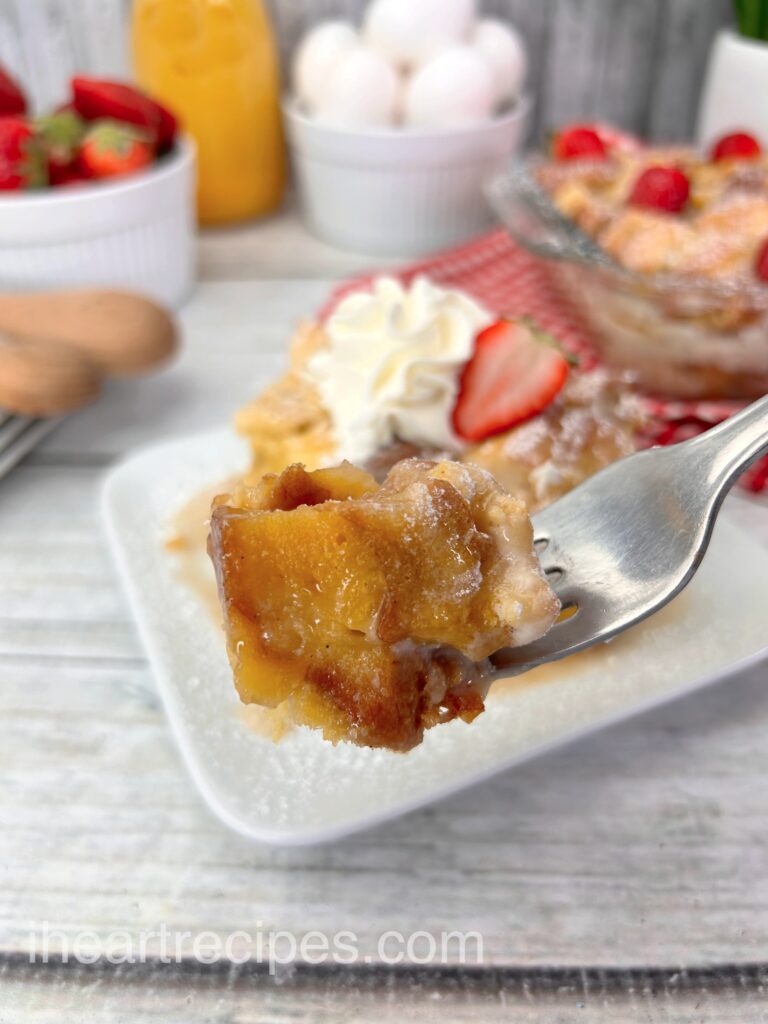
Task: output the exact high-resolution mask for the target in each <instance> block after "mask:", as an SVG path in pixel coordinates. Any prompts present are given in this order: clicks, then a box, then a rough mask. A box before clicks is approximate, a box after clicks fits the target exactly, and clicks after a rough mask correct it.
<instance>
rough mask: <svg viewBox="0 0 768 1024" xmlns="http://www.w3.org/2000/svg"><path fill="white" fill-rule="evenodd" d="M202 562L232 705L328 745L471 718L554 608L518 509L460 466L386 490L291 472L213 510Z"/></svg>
mask: <svg viewBox="0 0 768 1024" xmlns="http://www.w3.org/2000/svg"><path fill="white" fill-rule="evenodd" d="M209 550H210V553H211V556H212V558H213V561H214V565H215V568H216V574H217V579H218V583H219V588H220V594H221V599H222V605H223V608H224V612H225V625H226V631H227V642H228V650H229V656H230V660H231V663H232V667H233V670H234V674H235V682H236V686H237V689H238V692H239V694H240V697H241V699H242V700H243V701H244V702H246V703H251V702H252V703H259V704H263V705H266V706H270V707H275V706H277V705H279V704H282V703H283V702H288V703H289V706H290V713H291V717H292V718H293V720H294V721H295V722H297V723H299V724H305V725H310V726H314V727H320V728H322V730H323V733H324V735H325V736H326V738H327V739H330V740H333V741H337V740H340V739H345V740H349V741H351V742H353V743H357V744H360V745H367V746H379V747H388V748H390V749H393V750H408V749H410V747H412V746H414V745H415V744H417V743H418V742H420V740H421V738H422V735H423V732H424V729H426V728H429V727H431V726H432V725H435V724H438V723H439V722H445V721H449V720H451V719H452V718H456V717H460V718H463V719H465V720H471V719H472V718H474V717H475V716H476V715H477V714H478V713H479V712H480V711H481V710H482V708H483V692H484V686H485V685H487V682H488V675H489V670H490V666H489V665H488V664H487V663H485V660H484V659H485V658H486V657H487V656H488V655H489V654H490V653H492V652H493V651H495V650H497V649H498V648H500V647H503V646H508V645H510V644H514V643H515V642H526V641H527V640H529V639H534V638H535V637H536V636H539V635H541V634H542V633H543V632H545V631H546V629H547V628H548V627H549V626H550V625H551V623H552V621H553V620H554V617H555V615H556V614H557V610H558V607H559V606H558V603H557V599H556V598H555V596H554V594H553V593H552V591H551V590H550V588H549V585H548V584H547V582H546V580H545V578H544V576H543V575H542V574H541V572H540V570H539V568H538V565H537V563H536V559H535V555H534V552H533V534H532V530H531V526H530V523H529V521H528V518H527V515H526V513H525V509H524V507H523V506H522V504H521V503H520V502H519V501H516V499H514V498H511V497H509V496H508V495H505V494H504V493H503V492H502V491H501V490H500V488H499V487H498V486H497V485H496V484H495V482H494V481H493V480H492V479H491V478H490V477H489V476H488V475H487V474H485V473H484V472H483V471H482V470H479V469H476V468H474V467H463V466H460V465H459V464H458V463H440V464H435V463H428V462H423V461H420V460H408V461H406V462H403V463H400V464H398V466H396V467H395V469H394V470H393V471H392V472H391V473H390V474H389V477H388V479H387V481H386V482H385V484H384V485H383V486H382V487H378V486H377V484H376V482H375V481H374V480H373V478H372V477H371V476H369V475H368V474H367V473H365V472H364V471H362V470H359V469H356V468H354V467H352V466H350V465H349V464H343V465H342V466H340V467H335V468H332V469H326V470H319V471H316V472H314V473H307V472H306V470H304V469H303V467H301V466H292V467H289V468H288V469H287V470H286V471H285V472H284V473H282V474H281V475H280V476H279V477H277V476H268V477H266V478H265V479H264V480H263V481H262V482H261V483H260V484H259V485H258V486H257V487H255V488H248V487H240V488H238V489H237V490H236V491H235V492H234V493H233V494H232V495H229V496H225V497H222V498H219V499H217V501H216V503H215V506H214V510H213V514H212V519H211V537H210V542H209ZM518 638H519V639H518Z"/></svg>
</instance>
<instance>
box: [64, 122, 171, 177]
mask: <svg viewBox="0 0 768 1024" xmlns="http://www.w3.org/2000/svg"><path fill="white" fill-rule="evenodd" d="M154 158H155V148H154V146H153V145H152V143H151V142H150V140H149V137H148V136H147V134H146V132H144V131H142V130H141V129H139V128H134V127H133V126H132V125H129V124H124V123H122V122H120V121H112V120H109V119H104V120H102V121H94V122H93V124H92V125H91V126H90V127H89V128H88V130H87V131H86V133H85V136H84V137H83V141H82V144H81V146H80V155H79V165H80V169H81V171H82V172H83V173H84V174H85V175H87V176H89V177H91V178H115V177H118V176H120V175H122V174H131V173H132V172H134V171H140V170H142V168H144V167H148V166H149V164H151V163H152V161H153V160H154Z"/></svg>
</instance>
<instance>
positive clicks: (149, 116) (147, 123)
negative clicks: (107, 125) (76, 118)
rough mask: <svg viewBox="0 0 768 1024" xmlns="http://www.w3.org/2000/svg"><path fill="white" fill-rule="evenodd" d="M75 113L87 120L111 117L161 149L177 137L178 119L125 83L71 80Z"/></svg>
mask: <svg viewBox="0 0 768 1024" xmlns="http://www.w3.org/2000/svg"><path fill="white" fill-rule="evenodd" d="M72 96H73V103H74V106H75V110H76V111H77V112H78V114H79V115H80V116H81V117H82V118H84V119H85V120H86V121H97V120H101V119H103V118H110V119H111V120H113V121H123V122H125V123H126V124H132V125H135V126H136V127H137V128H142V129H143V130H144V131H145V132H146V133H147V134H148V135H149V137H150V139H151V140H152V142H153V143H154V145H155V146H156V147H157V149H159V150H165V149H168V148H169V147H170V146H171V145H172V144H173V141H174V139H175V137H176V133H177V131H178V124H177V121H176V118H175V117H174V116H173V114H172V113H171V112H170V110H168V109H167V108H166V107H164V106H162V105H161V104H160V103H156V102H155V100H153V99H150V98H149V96H146V95H145V94H144V93H143V92H141V91H140V90H139V89H135V88H134V87H133V86H132V85H126V84H125V83H123V82H108V81H105V80H103V79H98V78H86V77H85V76H83V75H81V76H78V77H77V78H73V79H72Z"/></svg>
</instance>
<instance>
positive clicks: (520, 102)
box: [282, 93, 533, 142]
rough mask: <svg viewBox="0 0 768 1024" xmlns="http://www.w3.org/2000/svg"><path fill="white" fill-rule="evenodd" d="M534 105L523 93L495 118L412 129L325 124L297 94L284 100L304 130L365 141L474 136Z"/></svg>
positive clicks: (509, 121)
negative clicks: (450, 126) (304, 105)
mask: <svg viewBox="0 0 768 1024" xmlns="http://www.w3.org/2000/svg"><path fill="white" fill-rule="evenodd" d="M532 106H533V100H532V98H531V95H530V93H523V94H522V95H521V96H520V97H519V98H518V99H517V101H516V102H515V105H514V106H513V107H512V108H511V109H510V110H507V111H505V112H504V113H502V114H496V115H495V116H494V117H491V118H489V119H488V120H486V121H480V122H478V123H476V124H468V125H459V126H456V127H453V128H412V127H409V126H407V125H404V126H396V127H382V128H346V127H344V126H343V125H333V124H325V123H324V122H322V121H318V120H317V119H316V118H314V117H311V116H310V115H309V114H306V113H304V111H303V110H302V109H301V107H300V105H299V102H298V100H297V99H296V98H295V97H294V96H291V95H286V96H284V97H283V101H282V107H283V113H284V114H285V116H286V117H287V118H289V119H290V120H291V121H293V122H294V123H295V124H296V125H298V126H299V127H301V129H302V130H304V131H314V132H317V133H318V134H320V135H324V136H326V137H328V138H338V139H347V140H348V139H356V140H359V141H360V142H365V141H366V140H368V141H374V140H375V141H380V140H382V139H387V140H395V139H396V140H398V141H405V140H408V141H409V142H415V141H421V140H426V141H428V140H430V139H434V140H440V139H446V138H450V139H461V138H467V139H471V138H473V137H477V136H478V135H483V134H487V133H489V132H494V131H497V130H498V129H500V128H504V127H507V126H509V125H512V124H515V123H516V122H517V121H522V120H524V119H525V118H526V117H527V116H528V114H529V113H530V111H531V107H532Z"/></svg>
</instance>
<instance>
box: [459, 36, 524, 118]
mask: <svg viewBox="0 0 768 1024" xmlns="http://www.w3.org/2000/svg"><path fill="white" fill-rule="evenodd" d="M471 42H472V46H474V47H475V49H476V50H477V51H478V52H479V53H480V54H481V55H482V57H483V58H484V59H485V60H486V61H487V62H488V66H489V68H490V69H491V73H492V75H493V80H494V83H495V89H496V103H497V105H500V104H502V103H505V102H507V101H508V100H513V99H516V98H517V97H518V96H519V95H520V93H521V92H522V89H523V85H524V84H525V76H526V74H527V73H528V55H527V52H526V48H525V42H524V41H523V38H522V36H521V35H520V33H519V32H517V31H516V30H515V29H513V28H512V27H511V26H509V25H506V24H505V23H504V22H503V21H497V20H496V19H495V18H484V19H483V20H482V21H479V22H478V23H477V25H476V26H475V30H474V32H473V33H472V37H471Z"/></svg>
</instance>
